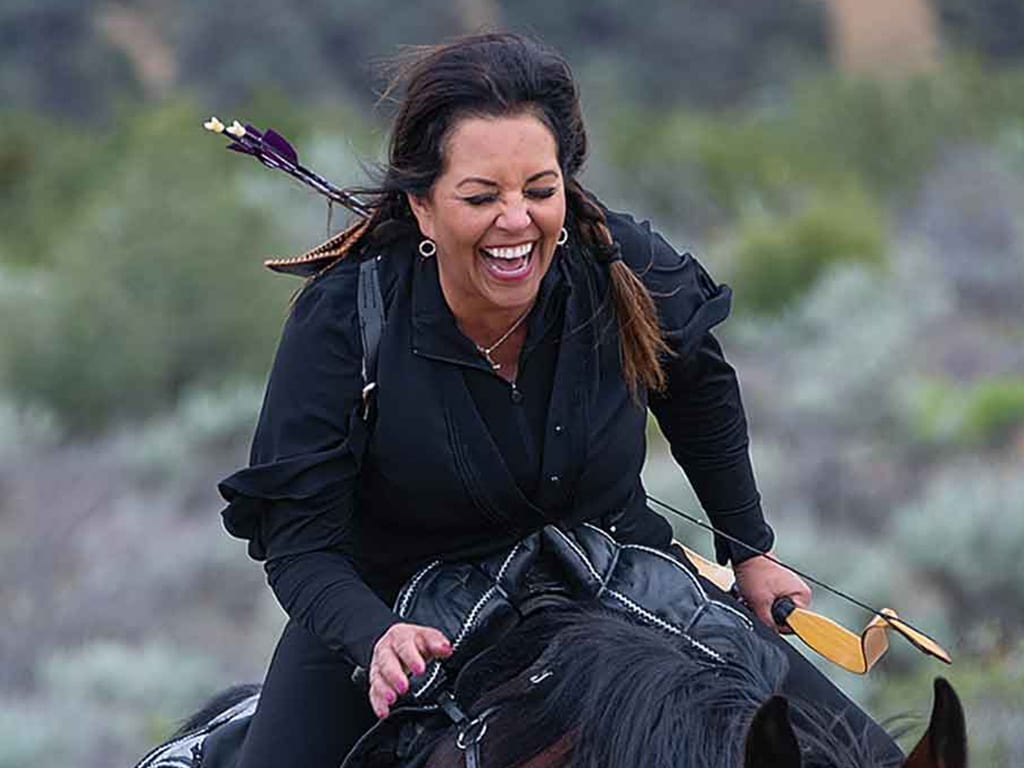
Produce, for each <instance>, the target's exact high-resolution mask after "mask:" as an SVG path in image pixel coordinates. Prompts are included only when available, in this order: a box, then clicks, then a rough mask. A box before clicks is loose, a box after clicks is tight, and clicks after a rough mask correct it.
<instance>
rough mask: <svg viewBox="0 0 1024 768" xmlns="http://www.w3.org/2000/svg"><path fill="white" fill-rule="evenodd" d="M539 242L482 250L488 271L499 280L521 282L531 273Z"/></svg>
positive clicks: (481, 253)
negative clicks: (534, 254) (535, 250)
mask: <svg viewBox="0 0 1024 768" xmlns="http://www.w3.org/2000/svg"><path fill="white" fill-rule="evenodd" d="M536 245H537V241H534V242H532V243H522V244H520V245H513V246H509V247H503V248H496V247H492V248H481V249H480V255H481V256H482V257H483V260H484V264H485V265H486V266H487V270H488V271H489V272H490V273H491V274H492V275H494V276H495V277H496V278H498V279H499V280H521V279H522V278H524V277H526V275H528V274H529V273H530V267H531V264H532V261H533V252H534V248H535V247H536Z"/></svg>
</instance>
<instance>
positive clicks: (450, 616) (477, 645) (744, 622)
mask: <svg viewBox="0 0 1024 768" xmlns="http://www.w3.org/2000/svg"><path fill="white" fill-rule="evenodd" d="M565 603H574V604H589V605H592V606H599V607H601V608H604V609H607V610H610V611H614V612H619V613H625V614H627V615H629V616H630V617H632V618H633V619H634V620H636V621H638V622H640V623H643V624H647V625H650V626H653V627H656V628H658V629H661V630H662V631H664V632H666V633H668V634H670V635H672V636H673V637H675V638H677V639H678V641H679V642H680V644H682V645H683V646H685V647H687V648H688V649H689V650H690V651H691V652H692V653H693V654H694V655H695V656H696V657H697V658H699V659H703V660H705V661H706V662H707V663H708V664H709V665H716V664H725V663H728V660H729V657H730V655H731V653H732V650H731V649H732V648H734V647H735V645H734V644H733V643H731V642H729V641H728V639H727V638H728V637H729V635H730V634H731V633H734V632H737V631H740V632H742V631H753V623H752V622H751V620H750V619H749V618H748V617H747V616H746V615H744V614H743V613H741V612H740V611H737V610H736V609H735V608H733V607H731V606H729V605H727V604H726V603H723V602H720V601H718V600H715V599H713V598H711V597H709V596H708V594H707V592H706V591H705V590H704V588H703V586H702V585H701V583H700V582H699V581H698V579H697V577H696V575H695V574H694V573H693V571H691V569H690V567H688V564H684V563H682V562H680V561H679V560H677V559H675V558H674V557H673V556H672V555H670V554H668V553H666V552H662V551H660V550H657V549H652V548H650V547H645V546H641V545H635V544H620V543H619V542H617V541H615V540H614V539H613V538H612V537H611V536H610V535H608V533H606V532H605V531H603V530H602V529H600V528H598V527H597V526H594V525H591V524H589V523H584V524H583V525H581V526H579V527H578V528H575V529H573V530H570V531H566V530H563V529H562V528H560V527H558V526H555V525H548V526H546V527H544V528H543V529H541V530H539V531H537V532H535V533H533V534H531V535H530V536H528V537H527V538H525V539H523V540H521V541H520V542H518V543H517V544H515V545H514V546H512V547H511V548H510V549H508V550H507V551H504V552H500V553H498V554H495V555H493V556H491V557H487V558H483V559H481V560H477V561H474V562H463V563H444V562H442V561H440V560H437V561H434V562H432V563H429V564H428V565H426V566H425V567H424V568H422V569H421V570H420V571H419V572H417V573H416V574H415V575H414V576H413V577H412V579H410V581H409V582H408V583H407V584H406V586H405V587H403V589H402V590H401V592H400V593H399V595H398V597H397V599H396V601H395V612H396V613H397V614H398V615H399V616H400V617H401V618H402V619H404V620H405V621H408V622H409V623H413V624H423V625H427V626H432V627H437V628H438V629H440V630H441V631H442V632H444V634H445V635H446V636H447V637H449V638H450V639H451V641H452V655H451V656H450V657H449V658H447V659H445V660H443V661H441V660H434V661H431V662H430V663H429V664H428V665H427V668H426V670H425V671H424V673H423V674H422V675H416V676H413V678H412V680H411V684H410V686H409V691H408V693H406V694H405V695H404V696H403V697H401V698H400V699H399V700H398V702H397V703H396V704H395V706H394V707H393V708H392V711H391V715H390V716H389V717H388V718H387V719H386V720H383V721H381V722H379V723H378V724H377V725H376V726H375V727H374V728H373V729H371V730H370V731H369V732H368V733H367V734H366V735H365V736H364V737H363V738H362V739H361V740H360V741H359V742H358V743H357V744H356V745H355V747H354V748H353V749H352V751H351V752H350V753H349V755H348V757H347V758H346V760H345V762H344V763H343V764H342V768H357V767H359V768H365V767H367V766H374V765H378V764H380V765H392V764H395V763H398V764H401V765H403V766H407V767H408V768H414V767H415V766H418V765H419V764H421V761H422V759H423V753H424V749H423V745H424V743H425V742H427V741H429V738H428V737H429V734H430V733H431V732H435V731H437V730H438V729H440V728H447V727H448V726H450V725H452V724H453V723H454V724H456V725H461V726H463V727H469V726H472V724H473V723H472V721H470V720H469V718H468V717H467V716H466V714H465V712H463V710H462V708H461V702H460V700H459V699H460V696H459V691H460V690H461V689H462V688H463V687H465V686H463V682H464V681H463V680H462V678H463V677H464V676H466V675H467V673H470V672H471V671H472V668H473V667H474V666H478V667H481V668H484V669H486V668H487V665H486V664H476V662H477V661H478V660H479V659H481V658H482V657H484V656H486V652H487V650H488V649H489V648H491V647H493V646H494V645H495V644H496V643H497V642H498V641H499V640H500V639H501V638H502V637H503V636H504V635H505V634H507V633H508V632H509V631H510V630H511V629H513V628H514V627H516V626H518V625H519V624H520V622H522V621H523V620H524V619H526V618H528V617H529V616H530V615H531V614H533V613H535V612H536V611H538V610H543V609H545V608H548V607H552V606H559V605H562V604H565ZM359 672H360V671H359V670H357V675H356V676H355V677H356V678H358V679H359V680H360V681H361V682H362V683H363V684H365V675H360V674H359ZM556 674H557V672H556ZM470 687H476V685H474V686H470ZM485 687H487V686H485ZM389 761H390V762H389Z"/></svg>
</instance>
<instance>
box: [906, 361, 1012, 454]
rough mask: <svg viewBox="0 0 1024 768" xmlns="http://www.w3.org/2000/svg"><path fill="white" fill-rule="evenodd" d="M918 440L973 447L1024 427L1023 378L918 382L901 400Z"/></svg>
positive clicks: (989, 442) (993, 441)
mask: <svg viewBox="0 0 1024 768" xmlns="http://www.w3.org/2000/svg"><path fill="white" fill-rule="evenodd" d="M904 399H905V401H906V402H907V408H908V411H909V415H908V418H909V421H910V426H911V429H912V430H913V432H914V434H915V435H916V436H917V438H918V439H919V440H923V441H925V442H930V443H947V444H953V445H962V446H965V447H977V446H983V445H989V444H992V443H997V442H1000V441H1001V440H1003V439H1005V438H1006V437H1007V436H1008V435H1009V434H1011V433H1012V432H1013V430H1014V429H1015V428H1018V427H1021V426H1024V377H1019V376H1004V377H997V378H991V379H984V380H982V381H979V382H975V383H973V384H969V385H957V384H955V383H953V382H949V381H944V380H926V381H920V382H917V383H916V384H914V385H913V386H911V387H909V388H908V391H907V394H906V395H905V396H904Z"/></svg>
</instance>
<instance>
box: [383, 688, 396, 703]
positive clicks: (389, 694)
mask: <svg viewBox="0 0 1024 768" xmlns="http://www.w3.org/2000/svg"><path fill="white" fill-rule="evenodd" d="M384 698H385V699H387V702H388V704H394V703H395V693H394V691H388V692H387V693H385V694H384Z"/></svg>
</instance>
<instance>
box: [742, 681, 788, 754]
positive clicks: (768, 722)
mask: <svg viewBox="0 0 1024 768" xmlns="http://www.w3.org/2000/svg"><path fill="white" fill-rule="evenodd" d="M743 768H800V745H799V744H798V743H797V741H796V734H795V733H793V726H792V724H791V723H790V722H789V703H788V702H787V701H786V699H785V697H783V696H772V697H771V698H770V699H768V701H766V702H765V703H764V704H762V705H761V708H760V709H759V710H757V714H756V715H754V720H753V722H751V724H750V730H749V731H747V746H746V753H745V756H744V759H743Z"/></svg>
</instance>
